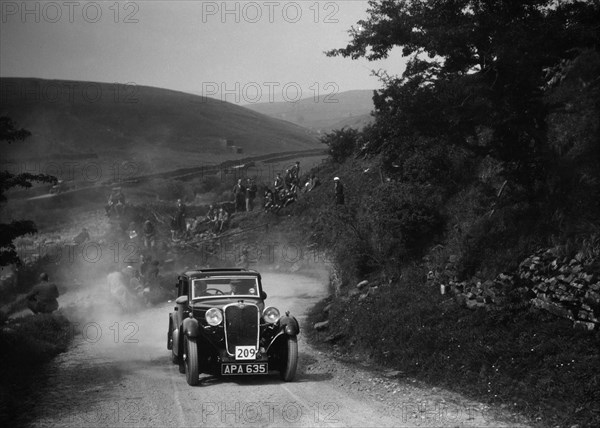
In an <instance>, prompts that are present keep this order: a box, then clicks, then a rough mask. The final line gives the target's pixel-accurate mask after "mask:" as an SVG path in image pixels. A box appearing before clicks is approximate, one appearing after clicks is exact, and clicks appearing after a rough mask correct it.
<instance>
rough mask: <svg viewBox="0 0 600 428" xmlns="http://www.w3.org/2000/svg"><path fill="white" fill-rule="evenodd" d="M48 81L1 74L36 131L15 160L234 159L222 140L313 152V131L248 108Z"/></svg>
mask: <svg viewBox="0 0 600 428" xmlns="http://www.w3.org/2000/svg"><path fill="white" fill-rule="evenodd" d="M115 88H116V87H115V85H113V84H108V83H95V82H73V81H61V80H42V79H20V78H3V79H0V90H1V93H2V107H1V110H0V114H3V115H5V114H6V115H9V116H10V117H12V118H13V119H14V120H16V121H17V123H18V124H19V126H21V127H24V128H25V129H28V130H30V131H31V132H32V134H33V135H32V137H31V138H29V139H28V140H27V144H26V145H25V144H22V145H15V144H13V145H12V146H11V147H10V148H9V149H8V151H7V152H6V154H7V155H8V156H9V157H11V158H12V157H17V156H18V155H24V156H23V158H24V159H26V160H27V161H32V160H33V158H35V157H36V156H37V157H43V158H46V159H47V156H48V155H51V156H52V155H56V154H62V155H65V154H95V155H97V156H99V157H101V158H103V157H108V158H114V157H116V158H118V159H134V160H135V159H140V160H148V159H150V160H154V161H156V164H157V167H160V166H161V165H162V164H166V163H167V162H174V163H175V164H177V165H185V164H187V165H190V164H192V162H196V163H197V162H207V161H215V160H219V159H221V160H223V159H225V158H231V157H234V156H232V152H231V151H230V150H229V149H227V148H226V147H224V145H223V144H221V143H220V141H219V140H220V139H224V138H226V139H229V140H233V143H234V144H235V145H236V146H240V147H242V148H243V150H244V155H249V154H263V153H274V152H284V151H291V150H302V149H311V148H315V147H318V146H319V143H318V142H317V141H316V139H315V138H314V136H312V135H311V134H310V132H309V131H307V130H306V129H303V128H301V127H299V126H296V125H293V124H290V123H288V122H284V121H281V120H277V119H273V118H270V117H267V116H264V115H261V114H259V113H256V112H253V111H251V110H249V109H246V108H243V107H239V106H236V105H233V104H230V103H226V102H221V101H218V100H213V99H209V98H203V97H200V96H198V95H192V94H187V93H183V92H176V91H171V90H166V89H159V88H152V87H145V86H136V87H124V86H121V87H119V89H118V91H117V89H115Z"/></svg>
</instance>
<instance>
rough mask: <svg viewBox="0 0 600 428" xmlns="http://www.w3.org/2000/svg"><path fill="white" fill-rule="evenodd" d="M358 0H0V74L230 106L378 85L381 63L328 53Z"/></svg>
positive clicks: (396, 70)
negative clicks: (166, 92) (145, 89)
mask: <svg viewBox="0 0 600 428" xmlns="http://www.w3.org/2000/svg"><path fill="white" fill-rule="evenodd" d="M367 7H368V4H367V2H366V1H362V0H338V1H315V0H310V1H268V0H267V1H201V0H195V1H164V0H146V1H131V2H128V1H119V2H117V1H116V0H112V1H96V2H88V1H70V0H58V1H31V0H30V1H26V2H23V1H6V0H0V11H1V20H0V76H1V77H38V78H45V79H67V80H83V81H100V82H108V83H121V84H134V85H146V86H154V87H161V88H168V89H174V90H179V91H184V92H191V93H197V94H204V95H206V96H211V97H213V98H218V99H222V100H225V101H229V102H234V103H238V104H251V103H257V102H272V101H288V102H293V101H295V100H297V99H300V98H308V97H315V96H317V95H330V96H331V95H334V94H335V93H340V92H345V91H349V90H355V89H377V88H379V87H381V83H380V81H379V79H378V78H376V77H374V76H372V73H371V71H372V70H380V69H381V70H386V71H387V72H388V73H389V74H400V73H401V72H402V71H403V68H404V62H403V60H402V58H401V57H400V55H399V54H394V55H393V56H392V57H390V58H388V59H387V60H385V61H382V62H377V63H375V62H368V61H366V60H364V59H361V60H351V59H349V58H341V57H334V58H330V57H327V56H326V55H325V54H324V53H323V52H324V51H327V50H330V49H334V48H341V47H345V46H346V44H347V43H348V42H349V41H350V36H349V35H348V30H349V29H350V27H351V26H352V25H355V24H356V22H357V21H358V20H360V19H366V18H367V13H366V10H367Z"/></svg>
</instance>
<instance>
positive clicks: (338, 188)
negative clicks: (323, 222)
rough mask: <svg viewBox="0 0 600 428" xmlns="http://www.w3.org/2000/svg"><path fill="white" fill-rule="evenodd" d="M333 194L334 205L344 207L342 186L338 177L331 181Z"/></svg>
mask: <svg viewBox="0 0 600 428" xmlns="http://www.w3.org/2000/svg"><path fill="white" fill-rule="evenodd" d="M333 183H334V185H333V186H334V187H333V189H334V192H335V203H336V205H344V185H343V184H342V181H341V180H340V178H339V177H335V178H334V179H333Z"/></svg>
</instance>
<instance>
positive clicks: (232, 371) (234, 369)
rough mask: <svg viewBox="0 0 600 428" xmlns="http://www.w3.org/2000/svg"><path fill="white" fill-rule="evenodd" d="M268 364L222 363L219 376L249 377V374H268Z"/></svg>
mask: <svg viewBox="0 0 600 428" xmlns="http://www.w3.org/2000/svg"><path fill="white" fill-rule="evenodd" d="M268 373H269V364H268V363H240V364H237V363H223V364H221V374H223V375H249V374H253V375H254V374H268Z"/></svg>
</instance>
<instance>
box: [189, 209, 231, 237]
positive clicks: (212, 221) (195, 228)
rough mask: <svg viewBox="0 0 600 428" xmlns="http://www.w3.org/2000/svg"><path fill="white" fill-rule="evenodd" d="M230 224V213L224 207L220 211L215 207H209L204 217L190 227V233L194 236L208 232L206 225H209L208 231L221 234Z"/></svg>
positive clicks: (199, 217) (197, 219)
mask: <svg viewBox="0 0 600 428" xmlns="http://www.w3.org/2000/svg"><path fill="white" fill-rule="evenodd" d="M228 222H229V213H228V212H227V210H226V209H224V208H223V207H220V208H219V209H217V208H215V207H214V205H210V206H209V207H208V211H207V213H206V215H205V216H204V217H201V216H198V217H196V218H195V219H194V221H193V222H192V224H191V225H190V232H191V233H192V234H194V235H196V234H198V233H201V232H203V231H205V230H206V227H205V225H206V224H208V229H209V230H211V231H212V232H213V233H221V232H222V231H223V229H224V228H225V227H226V226H227V223H228Z"/></svg>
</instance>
